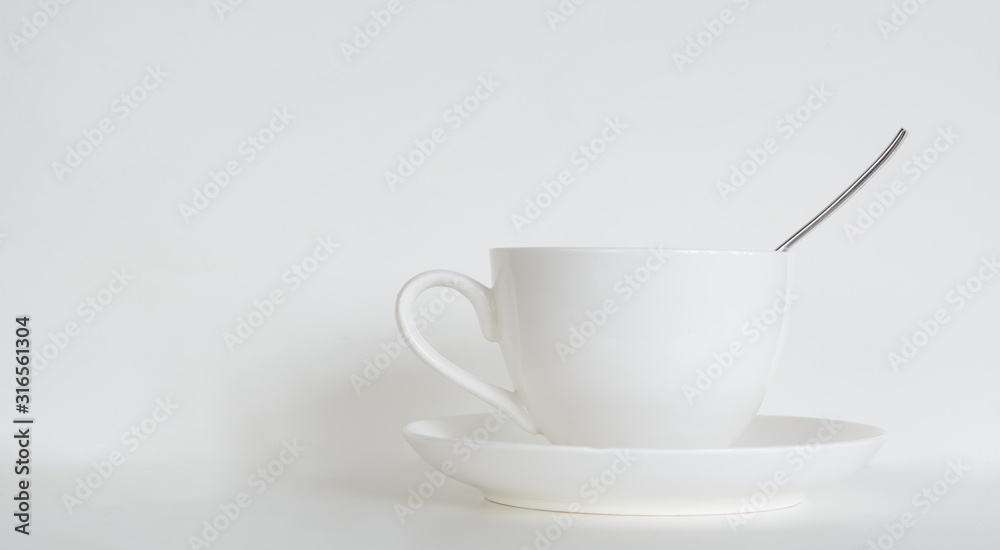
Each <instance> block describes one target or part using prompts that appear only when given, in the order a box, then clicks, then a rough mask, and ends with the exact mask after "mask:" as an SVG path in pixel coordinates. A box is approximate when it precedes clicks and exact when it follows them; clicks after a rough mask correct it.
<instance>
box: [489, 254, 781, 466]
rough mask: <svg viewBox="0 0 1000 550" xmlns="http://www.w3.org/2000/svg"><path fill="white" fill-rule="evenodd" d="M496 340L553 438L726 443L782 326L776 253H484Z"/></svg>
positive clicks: (748, 416)
mask: <svg viewBox="0 0 1000 550" xmlns="http://www.w3.org/2000/svg"><path fill="white" fill-rule="evenodd" d="M490 254H491V258H490V259H491V266H492V273H493V289H492V292H493V300H494V307H495V316H496V322H497V324H498V329H499V330H498V336H499V337H498V341H499V344H500V347H501V349H502V351H503V356H504V360H505V362H506V364H507V367H508V371H509V372H510V377H511V379H512V381H513V384H514V387H515V391H516V393H517V394H518V395H519V396H520V400H521V403H522V405H523V407H524V409H525V411H526V412H527V414H528V415H529V416H530V417H532V418H533V419H534V421H535V423H536V424H537V426H538V429H539V430H540V431H541V432H542V433H543V434H545V436H546V437H547V438H548V439H549V440H550V441H551V442H552V443H555V444H565V445H587V446H595V447H658V448H669V447H675V448H676V447H686V448H711V447H725V446H728V445H729V444H730V443H732V442H733V441H735V440H736V438H738V437H739V435H740V434H741V433H742V432H743V431H744V430H745V429H746V428H747V426H749V424H750V421H751V420H752V419H753V417H754V416H755V414H756V412H757V410H758V408H759V407H760V404H761V402H762V401H763V399H764V394H765V390H766V387H767V382H768V379H769V378H770V375H771V372H772V369H773V365H774V364H775V361H776V359H777V352H778V349H779V347H780V344H781V340H782V336H783V333H784V327H785V319H786V311H787V310H788V308H789V307H790V306H791V304H792V303H793V302H794V301H795V297H794V296H793V295H792V294H791V293H790V287H789V283H790V256H789V255H788V254H787V253H784V252H749V251H711V250H676V249H644V248H497V249H493V250H491V251H490Z"/></svg>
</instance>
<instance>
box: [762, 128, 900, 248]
mask: <svg viewBox="0 0 1000 550" xmlns="http://www.w3.org/2000/svg"><path fill="white" fill-rule="evenodd" d="M905 137H906V129H905V128H900V129H899V133H898V134H896V137H895V138H893V140H892V143H890V144H889V146H888V147H886V148H885V151H882V154H881V155H879V157H878V158H877V159H875V162H874V163H872V165H871V166H869V167H868V169H867V170H865V172H864V173H863V174H861V176H859V177H858V179H856V180H854V183H852V184H851V186H850V187H848V188H847V189H845V190H844V192H843V193H841V194H840V196H839V197H837V198H835V199H833V202H831V203H830V204H829V205H828V206H827V207H826V208H824V209H823V211H822V212H820V213H819V214H816V217H815V218H813V219H811V220H809V223H807V224H805V225H803V226H802V229H799V230H798V231H796V232H795V234H794V235H792V236H791V237H789V238H788V240H787V241H785V242H783V243H781V246H779V247H778V248H776V249H775V250H776V251H778V252H784V251H786V250H788V249H789V248H791V247H792V245H794V244H795V243H796V242H798V240H799V239H801V238H802V237H804V236H805V235H806V233H808V232H810V231H812V229H813V228H814V227H816V226H817V225H819V224H820V222H822V221H823V220H825V219H826V217H827V216H829V215H830V214H832V213H833V211H834V210H836V209H837V208H839V207H840V205H841V204H844V203H845V202H847V199H849V198H851V195H853V194H854V192H855V191H857V190H858V189H861V186H862V185H864V184H865V182H866V181H868V178H870V177H871V175H872V174H874V173H875V172H877V171H878V169H879V168H881V167H882V165H883V164H885V161H887V160H889V157H891V156H892V154H893V153H895V152H896V148H897V147H899V144H900V143H902V141H903V138H905Z"/></svg>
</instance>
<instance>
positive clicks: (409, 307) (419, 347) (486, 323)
mask: <svg viewBox="0 0 1000 550" xmlns="http://www.w3.org/2000/svg"><path fill="white" fill-rule="evenodd" d="M433 287H447V288H453V289H455V290H457V291H459V292H461V293H462V295H463V296H465V297H466V298H467V299H468V300H469V301H470V302H472V307H473V308H474V309H475V310H476V316H477V317H479V327H480V328H481V329H482V331H483V336H485V337H486V339H487V340H489V341H490V342H499V341H500V338H501V334H500V325H499V323H498V320H497V314H496V306H495V304H494V301H493V290H492V289H490V288H487V287H486V286H483V285H482V284H481V283H479V282H478V281H476V280H475V279H473V278H471V277H468V276H466V275H462V274H461V273H456V272H454V271H445V270H435V271H427V272H424V273H421V274H420V275H417V276H416V277H414V278H412V279H410V280H409V281H408V282H407V283H406V284H405V285H403V288H402V290H400V291H399V297H398V298H397V299H396V324H397V325H399V332H401V333H402V334H403V339H404V340H405V341H406V343H407V345H409V346H410V349H411V350H413V353H415V354H417V357H419V358H420V359H422V360H423V361H424V362H425V363H427V364H428V365H430V366H431V367H433V368H434V369H435V370H436V371H438V372H440V373H441V374H443V375H444V376H445V377H446V378H448V379H449V380H451V381H452V382H454V383H456V384H458V385H459V386H460V387H461V388H463V389H464V390H465V391H467V392H469V393H471V394H472V395H475V396H476V397H478V398H480V399H482V400H483V401H485V402H487V403H489V404H490V405H493V406H494V407H496V408H497V409H499V410H500V412H502V413H503V414H505V415H507V416H508V417H509V418H511V419H512V420H514V422H515V423H517V425H518V426H520V427H522V428H524V429H525V430H526V431H528V432H529V433H532V434H537V433H539V429H538V426H537V425H536V424H535V421H534V420H533V419H532V418H531V417H530V416H528V413H527V411H526V410H525V408H524V405H523V404H522V403H521V397H520V396H519V395H518V394H517V392H516V391H508V390H505V389H503V388H501V387H499V386H497V385H495V384H491V383H489V382H486V381H485V380H482V379H480V378H479V377H477V376H475V375H472V374H470V373H468V372H467V371H465V370H464V369H462V368H460V367H459V366H458V365H456V364H455V363H452V362H451V361H449V360H448V359H447V358H446V357H445V356H443V355H441V354H440V353H438V351H437V350H435V349H434V348H433V347H431V345H430V344H429V343H428V342H427V340H425V339H424V336H423V335H422V334H420V331H419V330H417V323H416V321H415V318H414V316H413V309H414V305H415V304H416V301H417V297H418V296H420V295H421V294H422V293H423V292H424V291H425V290H427V289H430V288H433Z"/></svg>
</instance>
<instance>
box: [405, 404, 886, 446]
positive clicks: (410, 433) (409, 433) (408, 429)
mask: <svg viewBox="0 0 1000 550" xmlns="http://www.w3.org/2000/svg"><path fill="white" fill-rule="evenodd" d="M487 416H490V413H466V414H453V415H445V416H436V417H432V418H425V419H422V420H414V421H412V422H408V423H407V424H406V425H405V426H403V437H405V438H406V439H410V438H411V437H415V438H421V439H427V440H435V441H440V442H451V441H460V439H459V438H457V437H448V436H439V435H430V434H426V433H419V432H416V431H414V430H413V426H414V425H415V424H418V423H421V422H433V421H443V420H450V419H456V418H468V417H479V418H481V417H487ZM756 418H783V419H792V420H809V421H823V420H827V419H823V418H818V417H812V416H793V415H780V414H761V415H757V417H756ZM832 421H833V422H840V423H843V424H853V425H855V426H860V427H862V428H868V429H872V430H875V431H876V432H878V433H877V434H876V435H872V436H868V437H863V438H858V439H852V440H849V441H831V442H827V443H823V442H820V445H821V446H823V447H824V448H841V447H852V446H860V445H869V444H871V443H873V442H875V441H878V442H879V443H880V445H881V443H883V442H885V440H886V439H887V438H888V437H889V433H888V432H887V431H886V430H884V429H883V428H879V427H877V426H872V425H871V424H864V423H861V422H854V421H851V420H839V419H833V420H832ZM806 444H807V443H806V442H803V443H798V444H790V445H789V444H785V445H770V446H760V445H757V446H752V447H716V448H706V447H686V448H656V447H592V446H586V445H558V444H555V443H549V444H548V445H545V444H541V443H520V442H515V441H495V440H487V441H485V442H483V443H482V445H490V446H491V447H494V448H497V449H505V448H506V449H512V450H526V449H529V448H535V449H549V450H558V451H559V452H577V453H579V452H584V453H593V452H602V453H614V452H615V451H620V450H626V449H627V450H629V451H631V452H635V453H639V454H656V455H681V454H706V455H708V454H739V453H761V452H775V451H776V450H786V449H797V448H801V447H803V446H805V445H806Z"/></svg>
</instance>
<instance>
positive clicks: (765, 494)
mask: <svg viewBox="0 0 1000 550" xmlns="http://www.w3.org/2000/svg"><path fill="white" fill-rule="evenodd" d="M403 435H404V436H405V437H406V440H407V441H408V442H409V443H410V446H412V447H413V449H414V450H416V451H417V454H419V455H420V456H421V457H422V458H423V459H424V460H426V461H427V462H428V463H429V464H431V465H432V466H433V467H434V468H436V469H438V470H440V471H442V472H444V473H445V474H446V475H448V476H450V477H452V478H454V479H457V480H458V481H461V482H462V483H465V484H467V485H471V486H473V487H476V488H478V489H480V490H481V491H482V492H483V494H484V495H485V496H486V498H487V499H488V500H491V501H493V502H496V503H499V504H506V505H509V506H517V507H521V508H534V509H538V510H551V511H556V512H581V513H591V514H620V515H703V514H745V513H750V512H757V511H763V510H775V509H778V508H786V507H789V506H794V505H796V504H798V503H800V502H802V500H803V499H804V498H805V495H806V493H808V492H809V491H812V490H815V489H818V488H820V487H823V486H826V485H829V484H832V483H836V482H838V481H841V480H842V479H844V478H847V477H848V476H850V475H851V474H853V473H854V472H856V471H857V470H859V469H860V468H862V467H863V466H864V465H865V464H867V463H868V461H869V460H871V458H872V457H873V456H874V455H875V453H876V452H877V451H878V449H879V447H881V446H882V442H883V441H884V440H885V437H886V433H885V431H883V430H881V429H879V428H875V427H872V426H866V425H864V424H856V423H853V422H843V421H827V420H820V419H814V418H798V417H791V416H758V417H757V418H756V419H754V421H753V423H752V424H751V425H750V428H748V429H747V431H746V433H744V434H743V435H742V436H741V437H740V439H739V440H738V441H737V442H736V443H735V444H734V445H733V446H732V447H729V448H725V449H598V448H593V447H574V446H560V445H551V444H549V443H548V442H547V441H546V440H545V438H543V437H542V436H532V435H528V434H527V433H526V432H524V431H522V430H521V429H519V428H518V427H517V426H515V425H514V423H513V422H512V421H509V420H508V421H506V422H504V421H503V420H498V417H492V416H491V415H489V414H472V415H464V416H453V417H447V418H437V419H432V420H421V421H418V422H412V423H410V424H408V425H407V426H406V427H405V428H404V429H403Z"/></svg>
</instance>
